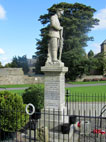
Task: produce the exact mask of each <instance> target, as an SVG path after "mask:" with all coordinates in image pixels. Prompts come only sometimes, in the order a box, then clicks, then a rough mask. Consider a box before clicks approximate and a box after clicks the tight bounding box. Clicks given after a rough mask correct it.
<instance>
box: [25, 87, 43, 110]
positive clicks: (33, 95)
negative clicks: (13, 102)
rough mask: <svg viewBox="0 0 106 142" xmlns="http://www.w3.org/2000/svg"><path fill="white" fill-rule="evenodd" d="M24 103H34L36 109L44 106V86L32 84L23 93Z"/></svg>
mask: <svg viewBox="0 0 106 142" xmlns="http://www.w3.org/2000/svg"><path fill="white" fill-rule="evenodd" d="M23 101H24V103H26V104H28V103H32V104H33V105H34V106H35V109H36V111H39V110H41V109H42V108H43V107H44V88H43V87H42V86H41V85H38V86H31V87H29V88H28V89H26V90H25V92H24V93H23Z"/></svg>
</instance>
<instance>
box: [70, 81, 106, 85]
mask: <svg viewBox="0 0 106 142" xmlns="http://www.w3.org/2000/svg"><path fill="white" fill-rule="evenodd" d="M68 83H69V84H97V83H106V81H89V82H80V81H79V82H68Z"/></svg>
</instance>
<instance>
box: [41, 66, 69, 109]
mask: <svg viewBox="0 0 106 142" xmlns="http://www.w3.org/2000/svg"><path fill="white" fill-rule="evenodd" d="M41 71H42V72H44V74H45V94H44V106H45V109H55V110H63V109H65V73H66V72H67V71H68V68H67V67H64V66H61V65H60V66H59V65H49V66H44V67H42V68H41Z"/></svg>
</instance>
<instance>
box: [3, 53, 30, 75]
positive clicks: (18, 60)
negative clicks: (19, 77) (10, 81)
mask: <svg viewBox="0 0 106 142" xmlns="http://www.w3.org/2000/svg"><path fill="white" fill-rule="evenodd" d="M5 67H11V68H22V69H23V71H24V73H25V74H26V73H28V71H29V66H28V61H27V57H26V55H23V56H22V57H20V56H18V57H16V56H15V57H13V59H12V62H11V63H8V64H6V65H5Z"/></svg>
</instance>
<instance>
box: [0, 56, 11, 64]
mask: <svg viewBox="0 0 106 142" xmlns="http://www.w3.org/2000/svg"><path fill="white" fill-rule="evenodd" d="M11 60H12V59H10V58H8V57H5V56H4V55H3V56H2V57H1V58H0V62H1V63H2V65H5V64H7V63H10V62H11Z"/></svg>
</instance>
